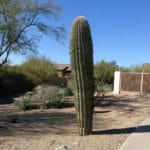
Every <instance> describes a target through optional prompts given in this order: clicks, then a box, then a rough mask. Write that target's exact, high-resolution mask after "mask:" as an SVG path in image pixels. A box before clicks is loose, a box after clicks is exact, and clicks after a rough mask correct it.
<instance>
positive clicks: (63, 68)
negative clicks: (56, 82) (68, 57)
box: [56, 64, 71, 77]
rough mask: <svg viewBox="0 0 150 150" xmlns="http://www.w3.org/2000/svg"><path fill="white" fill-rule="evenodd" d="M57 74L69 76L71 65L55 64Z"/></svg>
mask: <svg viewBox="0 0 150 150" xmlns="http://www.w3.org/2000/svg"><path fill="white" fill-rule="evenodd" d="M56 68H57V75H58V77H65V76H69V75H70V73H71V65H70V64H56Z"/></svg>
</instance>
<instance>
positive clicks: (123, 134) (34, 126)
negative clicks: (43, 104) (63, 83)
mask: <svg viewBox="0 0 150 150" xmlns="http://www.w3.org/2000/svg"><path fill="white" fill-rule="evenodd" d="M149 99H150V96H149V94H140V93H133V92H132V93H131V92H130V93H129V92H124V93H121V94H119V95H114V94H113V93H111V92H109V93H105V97H104V98H103V99H101V102H100V104H98V105H97V106H95V108H94V120H93V133H92V135H88V136H79V135H78V130H77V121H76V114H75V108H74V104H72V105H70V106H68V107H66V108H61V109H57V108H50V109H46V110H41V109H35V110H34V109H33V110H27V111H21V110H19V109H18V108H17V107H16V106H15V105H14V103H12V104H2V105H0V119H1V122H0V149H1V150H20V149H21V150H27V149H28V150H33V149H36V150H55V149H56V148H57V147H59V146H66V147H67V149H68V150H83V149H84V150H97V149H101V150H110V149H111V150H118V149H119V147H120V146H121V145H122V143H123V142H124V141H125V140H126V139H127V137H128V136H129V135H130V134H131V133H132V132H134V130H135V129H136V127H137V126H138V125H139V124H140V123H141V122H142V121H143V120H145V119H146V118H147V117H148V116H149V115H150V101H149Z"/></svg>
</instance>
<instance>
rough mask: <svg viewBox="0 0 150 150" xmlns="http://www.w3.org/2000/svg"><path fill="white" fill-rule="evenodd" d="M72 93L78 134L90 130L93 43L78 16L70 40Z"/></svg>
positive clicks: (84, 21)
mask: <svg viewBox="0 0 150 150" xmlns="http://www.w3.org/2000/svg"><path fill="white" fill-rule="evenodd" d="M70 53H71V65H72V70H73V76H74V83H75V89H74V95H75V106H76V112H77V121H78V128H79V134H80V135H82V136H83V135H87V134H90V133H91V132H92V122H93V89H94V81H93V45H92V38H91V32H90V26H89V24H88V22H87V20H86V19H85V18H84V17H82V16H79V17H77V18H76V19H75V20H74V22H73V25H72V32H71V40H70Z"/></svg>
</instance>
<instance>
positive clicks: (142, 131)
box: [119, 117, 150, 150]
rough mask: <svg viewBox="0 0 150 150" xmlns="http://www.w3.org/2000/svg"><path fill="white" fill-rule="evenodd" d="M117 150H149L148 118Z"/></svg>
mask: <svg viewBox="0 0 150 150" xmlns="http://www.w3.org/2000/svg"><path fill="white" fill-rule="evenodd" d="M119 150H150V117H149V118H147V119H146V120H145V121H143V122H142V123H141V124H140V126H139V127H137V129H136V130H135V132H134V133H132V134H131V135H130V136H129V137H128V138H127V140H126V141H125V142H124V143H123V145H122V146H121V147H120V149H119Z"/></svg>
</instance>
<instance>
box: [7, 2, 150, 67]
mask: <svg viewBox="0 0 150 150" xmlns="http://www.w3.org/2000/svg"><path fill="white" fill-rule="evenodd" d="M57 3H58V4H59V5H60V6H61V7H62V11H61V13H60V15H59V18H58V21H57V22H54V23H53V24H54V25H62V26H65V28H66V31H67V34H66V39H65V42H64V44H62V43H60V42H56V41H55V40H54V39H52V38H50V37H47V36H43V38H42V39H41V41H40V43H39V47H38V51H39V54H40V55H45V56H46V57H48V58H50V59H51V60H52V61H54V62H57V63H70V56H69V38H70V31H71V25H72V21H73V20H74V18H75V17H76V16H79V15H82V16H85V17H86V18H87V20H88V22H89V24H90V27H91V32H92V38H93V45H94V62H95V63H96V62H98V61H101V60H102V59H103V60H105V61H111V60H116V61H117V64H118V65H119V66H131V65H136V64H142V63H144V62H150V1H149V0H57ZM10 60H11V61H12V63H13V64H20V63H22V62H23V61H25V57H20V56H19V55H12V56H11V57H10Z"/></svg>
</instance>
